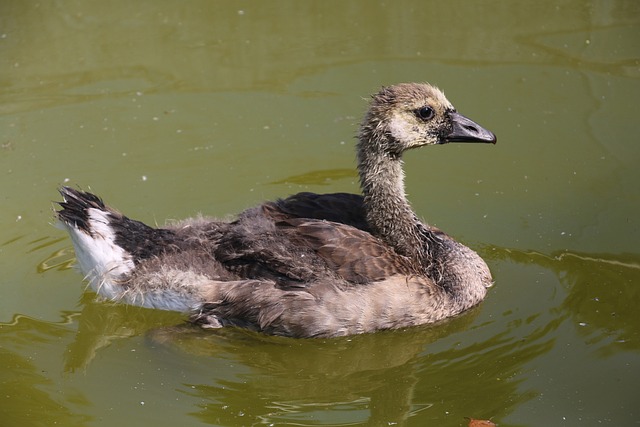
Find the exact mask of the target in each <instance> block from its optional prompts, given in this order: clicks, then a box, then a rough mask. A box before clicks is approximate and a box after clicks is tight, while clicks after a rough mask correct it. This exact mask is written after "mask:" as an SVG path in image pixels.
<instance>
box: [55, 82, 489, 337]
mask: <svg viewBox="0 0 640 427" xmlns="http://www.w3.org/2000/svg"><path fill="white" fill-rule="evenodd" d="M449 142H479V143H494V144H495V142H496V136H495V135H494V134H493V133H492V132H490V131H488V130H486V129H484V128H483V127H481V126H480V125H478V124H477V123H475V122H474V121H472V120H470V119H469V118H467V117H465V116H463V115H461V114H460V113H458V112H457V111H456V109H455V108H454V107H453V105H452V104H451V103H450V102H449V101H448V100H447V98H446V97H445V96H444V94H443V92H442V91H440V90H439V89H438V88H436V87H435V86H432V85H430V84H428V83H401V84H396V85H392V86H387V87H383V88H382V89H381V90H380V91H379V92H378V93H376V94H374V95H372V97H371V100H370V105H369V109H368V111H367V112H366V114H365V117H364V120H363V122H362V124H361V126H360V129H359V133H358V143H357V145H356V148H357V150H356V151H357V169H358V173H359V178H360V187H361V190H362V195H356V194H347V193H334V194H313V193H309V192H303V193H298V194H295V195H292V196H289V197H287V198H284V199H278V200H276V201H269V202H265V203H263V204H261V205H258V206H256V207H252V208H249V209H247V210H245V211H243V212H242V213H240V214H239V215H238V216H237V217H235V218H234V219H233V220H231V221H223V220H218V219H214V218H207V217H202V216H200V217H195V218H190V219H186V220H183V221H178V222H174V223H170V224H168V225H167V226H165V227H162V228H154V227H150V226H147V225H145V224H143V223H142V222H139V221H136V220H133V219H129V218H128V217H126V216H124V215H123V214H121V213H120V212H118V211H117V210H115V209H113V208H111V207H109V206H107V205H105V203H104V202H103V200H102V199H101V198H99V197H98V196H96V195H94V194H91V193H88V192H84V191H82V190H78V189H74V188H70V187H66V186H65V187H61V188H60V190H59V191H60V193H61V195H62V198H63V201H61V202H58V204H59V206H60V208H59V210H57V211H56V215H57V218H58V220H59V223H60V224H62V226H63V228H66V230H67V231H68V233H69V235H70V237H71V240H72V242H73V246H74V249H75V254H76V260H77V264H78V265H79V267H80V270H82V272H83V273H84V274H85V279H86V280H87V281H88V283H89V286H90V287H91V288H92V289H93V290H94V291H95V292H96V293H97V294H98V295H99V296H100V297H103V298H105V299H108V300H113V301H118V302H122V303H125V304H131V305H135V306H142V307H147V308H154V309H164V310H173V311H178V312H182V313H185V314H186V315H188V316H189V320H190V321H191V322H193V323H194V324H196V325H200V326H201V327H203V328H221V327H228V326H235V327H241V328H248V329H251V330H254V331H259V332H262V333H266V334H272V335H281V336H289V337H298V338H311V337H335V336H345V335H352V334H361V333H369V332H374V331H378V330H385V329H398V328H406V327H411V326H416V325H423V324H430V323H434V322H438V321H441V320H443V319H446V318H448V317H451V316H455V315H458V314H460V313H462V312H463V311H465V310H467V309H469V308H471V307H473V306H475V305H477V304H478V303H480V302H481V301H482V300H483V299H484V297H485V295H486V293H487V289H488V288H489V287H490V286H491V285H492V284H493V279H492V277H491V273H490V271H489V268H488V266H487V264H486V263H485V262H484V261H483V260H482V258H481V257H480V256H479V255H478V254H477V253H476V252H474V251H473V250H471V249H470V248H468V247H466V246H464V245H462V244H461V243H458V242H457V241H455V240H454V239H453V238H451V237H450V236H448V235H447V234H445V233H444V232H442V231H440V230H439V229H437V228H436V227H433V226H430V225H428V224H426V223H424V222H422V221H421V220H420V219H418V217H417V215H416V214H415V213H414V211H413V210H412V208H411V205H410V204H409V202H408V200H407V197H406V193H405V187H404V172H403V160H402V156H403V153H404V152H405V151H407V150H410V149H412V148H417V147H422V146H427V145H439V144H445V143H449Z"/></svg>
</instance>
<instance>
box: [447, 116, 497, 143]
mask: <svg viewBox="0 0 640 427" xmlns="http://www.w3.org/2000/svg"><path fill="white" fill-rule="evenodd" d="M449 117H451V124H452V127H451V132H449V134H448V135H445V136H444V138H443V139H444V142H486V143H491V144H495V143H496V141H497V139H496V136H495V135H494V134H493V132H490V131H488V130H486V129H485V128H483V127H482V126H480V125H479V124H477V123H476V122H474V121H473V120H471V119H468V118H466V117H465V116H463V115H462V114H458V113H450V114H449Z"/></svg>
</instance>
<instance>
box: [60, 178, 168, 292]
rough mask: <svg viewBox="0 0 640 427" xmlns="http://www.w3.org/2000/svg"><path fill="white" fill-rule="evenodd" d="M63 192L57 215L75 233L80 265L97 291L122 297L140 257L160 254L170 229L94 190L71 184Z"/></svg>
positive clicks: (73, 238)
mask: <svg viewBox="0 0 640 427" xmlns="http://www.w3.org/2000/svg"><path fill="white" fill-rule="evenodd" d="M60 194H61V195H62V198H63V201H62V202H59V203H58V204H59V205H60V207H61V208H62V209H60V210H58V211H57V212H56V214H57V218H58V220H59V222H60V223H61V225H62V226H63V228H65V229H66V230H67V231H68V232H69V235H70V236H71V241H72V242H73V246H74V249H75V252H76V259H77V262H78V264H79V267H80V269H81V270H82V272H83V273H84V274H85V275H86V278H87V279H88V280H89V284H90V286H91V287H92V288H93V290H94V291H96V292H97V293H98V294H100V295H101V296H104V297H106V298H109V299H118V298H119V296H120V295H122V292H123V286H125V284H126V281H127V279H128V277H130V275H131V273H132V272H133V271H134V269H135V267H136V264H137V263H138V261H140V260H142V259H145V258H149V257H150V256H153V255H155V254H157V253H158V252H159V251H160V250H161V248H162V247H163V243H164V241H165V240H167V239H168V238H170V236H169V234H168V233H170V232H169V231H168V230H161V229H155V228H151V227H149V226H147V225H145V224H143V223H141V222H139V221H134V220H132V219H129V218H127V217H126V216H124V215H122V214H121V213H119V212H117V211H115V210H114V209H112V208H110V207H108V206H106V205H105V204H104V202H103V201H102V199H100V198H99V197H98V196H96V195H94V194H91V193H87V192H84V191H79V190H75V189H73V188H69V187H62V188H61V189H60Z"/></svg>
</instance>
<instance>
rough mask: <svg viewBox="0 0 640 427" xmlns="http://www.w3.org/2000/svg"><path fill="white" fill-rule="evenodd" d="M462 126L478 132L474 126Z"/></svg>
mask: <svg viewBox="0 0 640 427" xmlns="http://www.w3.org/2000/svg"><path fill="white" fill-rule="evenodd" d="M464 128H465V129H466V130H470V131H472V132H478V128H476V127H475V126H469V125H464Z"/></svg>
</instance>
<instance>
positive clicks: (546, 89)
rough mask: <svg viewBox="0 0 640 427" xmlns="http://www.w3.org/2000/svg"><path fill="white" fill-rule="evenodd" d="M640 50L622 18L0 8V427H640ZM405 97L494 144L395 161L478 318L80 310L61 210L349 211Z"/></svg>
mask: <svg viewBox="0 0 640 427" xmlns="http://www.w3.org/2000/svg"><path fill="white" fill-rule="evenodd" d="M639 41H640V3H638V2H635V1H608V2H607V1H590V2H589V1H588V2H585V1H553V2H551V1H539V2H520V1H513V2H503V1H480V2H466V1H453V2H425V1H413V2H412V1H404V2H387V3H376V2H370V1H351V2H343V1H322V2H286V1H278V2H262V1H243V2H211V1H189V2H177V1H176V2H170V1H141V2H128V1H109V2H98V1H59V2H35V1H22V0H3V1H1V2H0V129H2V132H1V133H0V147H1V148H0V174H1V176H2V179H1V180H0V203H1V204H0V206H1V207H0V271H1V272H2V273H1V274H0V425H2V426H30V425H47V426H49V425H54V424H56V425H74V426H75V425H77V426H113V425H157V426H165V425H166V426H169V425H171V426H175V425H219V426H243V425H332V426H336V425H384V426H387V425H406V426H425V425H433V426H463V425H466V423H467V421H466V420H465V419H464V417H473V418H485V419H486V418H491V419H493V420H494V421H495V422H497V423H499V424H500V425H501V426H578V425H579V426H603V425H604V426H628V425H637V424H639V423H640V409H639V408H640V397H639V396H640V395H639V394H638V386H637V382H638V379H639V378H640V314H639V311H638V308H637V307H638V305H639V304H640V291H639V289H640V288H639V287H640V250H639V249H640V248H639V247H638V242H639V241H640V229H639V226H638V218H640V195H639V191H638V182H640V168H639V167H638V164H639V160H640V144H638V136H637V135H638V131H640V125H638V123H639V121H638V119H637V117H636V114H635V113H636V108H637V105H638V99H640V44H639V43H638V42H639ZM401 81H430V82H432V83H435V84H437V85H438V86H440V87H441V88H443V89H444V90H445V92H446V93H447V95H448V97H449V99H450V100H451V101H452V102H453V103H454V104H455V105H456V107H457V108H458V110H459V111H460V112H462V113H463V114H465V115H467V116H469V117H471V118H472V119H474V120H476V121H477V122H479V123H480V124H482V125H483V126H485V127H487V128H488V129H490V130H492V131H494V132H495V133H496V134H497V135H498V144H497V145H495V146H484V145H483V146H470V145H464V144H460V145H448V146H440V147H432V148H426V149H423V150H418V151H414V152H411V153H408V155H407V156H406V171H407V187H408V192H409V196H410V199H411V201H412V203H413V205H414V207H415V209H416V211H417V212H418V214H419V215H420V216H422V217H423V218H425V219H426V220H427V221H429V222H431V223H433V224H436V225H438V226H439V227H440V228H442V229H444V230H445V231H447V232H448V233H450V234H452V235H453V236H455V237H457V238H459V239H460V240H462V241H464V242H465V243H467V244H468V245H469V246H471V247H473V248H474V249H476V250H477V251H478V252H479V253H480V254H481V255H482V256H483V257H484V258H485V259H486V260H487V262H488V264H489V265H490V267H491V269H492V271H493V273H494V276H495V279H496V285H495V287H494V288H493V289H492V290H491V291H490V293H489V295H488V298H487V300H486V301H485V302H484V303H483V304H481V305H480V306H479V307H478V308H476V309H474V310H472V311H471V312H469V313H467V314H465V315H463V316H461V317H459V318H456V319H453V320H452V321H450V322H446V323H445V324H442V325H438V326H434V327H426V328H415V329H411V330H407V331H396V332H382V333H377V334H371V335H366V336H357V337H352V338H344V339H334V340H292V339H283V338H273V337H265V336H261V335H258V334H253V333H248V332H243V331H238V330H223V331H214V332H211V331H208V332H203V331H199V330H196V329H192V328H189V327H186V326H185V325H184V324H183V319H182V318H181V317H180V316H179V315H177V314H174V313H167V312H160V311H152V310H145V309H139V308H134V307H125V306H119V305H113V304H107V303H103V302H96V301H95V300H94V296H93V295H92V294H91V293H88V292H85V291H84V287H85V285H84V284H83V283H82V277H81V276H80V275H79V274H78V273H77V272H76V271H75V270H73V269H72V268H71V267H70V266H71V264H72V263H73V257H74V255H73V249H72V247H71V242H70V241H69V239H68V238H67V236H66V235H65V233H64V232H62V231H61V230H58V229H56V228H54V227H53V226H52V223H53V220H52V212H51V206H52V204H51V202H52V201H54V200H58V199H59V196H58V195H57V193H56V188H57V187H58V186H59V185H61V184H69V185H74V186H76V185H77V186H81V187H82V188H85V189H87V188H89V189H91V190H93V191H95V192H97V193H98V194H100V195H101V196H102V197H104V198H105V199H106V200H107V201H108V202H109V203H110V204H112V205H113V206H115V207H116V208H118V209H120V210H122V211H123V212H125V213H127V214H128V215H129V216H131V217H134V218H137V219H140V220H143V221H145V222H148V223H151V224H162V223H164V221H165V220H166V219H175V218H182V217H186V216H190V215H194V214H196V213H198V212H202V213H205V214H208V215H217V216H226V215H230V214H233V213H235V212H238V211H240V210H242V209H244V208H246V207H249V206H251V205H253V204H256V203H259V202H260V201H262V200H264V199H271V198H275V197H278V196H285V195H287V194H291V193H294V192H298V191H302V190H304V191H316V192H334V191H351V192H357V191H358V186H357V180H356V177H355V173H354V172H353V168H354V154H353V148H354V135H355V133H356V130H357V124H358V122H359V120H360V117H361V115H362V113H363V112H364V110H365V108H366V101H365V98H366V97H367V96H368V95H369V94H371V93H373V92H375V91H377V89H378V88H379V87H380V86H382V85H385V84H391V83H396V82H401Z"/></svg>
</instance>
